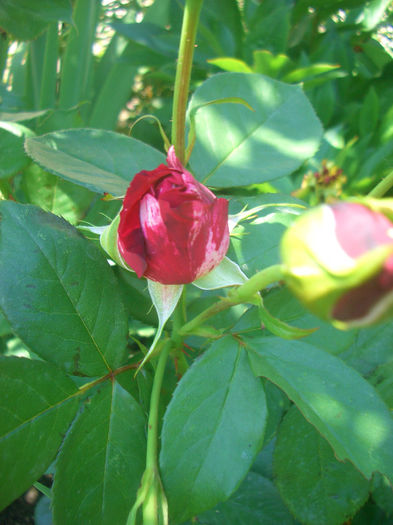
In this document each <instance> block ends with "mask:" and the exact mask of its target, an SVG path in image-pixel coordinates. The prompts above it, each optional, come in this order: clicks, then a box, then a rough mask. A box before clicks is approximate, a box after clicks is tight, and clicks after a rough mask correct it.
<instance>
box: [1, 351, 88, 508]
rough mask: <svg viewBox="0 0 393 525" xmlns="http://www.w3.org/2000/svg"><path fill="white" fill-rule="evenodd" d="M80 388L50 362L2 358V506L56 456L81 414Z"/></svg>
mask: <svg viewBox="0 0 393 525" xmlns="http://www.w3.org/2000/svg"><path fill="white" fill-rule="evenodd" d="M77 391H78V389H77V388H76V386H75V384H74V383H73V381H71V379H69V378H68V377H67V376H66V375H65V374H64V373H63V372H61V371H60V370H59V369H57V368H56V367H55V366H53V365H52V364H50V363H44V362H42V361H32V360H30V359H23V358H20V357H0V392H1V394H0V464H1V480H0V509H2V508H4V507H6V506H7V505H8V504H9V503H11V502H12V501H13V500H14V499H15V498H17V497H18V496H19V495H20V494H22V493H23V492H24V491H25V490H27V489H28V488H29V487H30V486H31V485H32V483H33V482H34V481H35V480H36V479H37V478H39V477H40V476H41V475H42V474H43V473H44V472H45V470H46V469H47V468H48V467H49V465H50V464H51V462H52V461H53V459H54V457H55V454H56V451H57V449H58V447H59V446H60V444H61V441H62V439H63V437H64V433H65V432H66V430H67V428H68V426H69V424H70V423H71V421H72V418H73V417H74V415H75V413H76V409H77V405H78V403H77V398H76V397H75V396H74V394H75V393H76V392H77Z"/></svg>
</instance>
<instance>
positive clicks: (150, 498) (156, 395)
mask: <svg viewBox="0 0 393 525" xmlns="http://www.w3.org/2000/svg"><path fill="white" fill-rule="evenodd" d="M171 348H172V341H167V342H166V344H165V346H164V348H163V349H162V350H161V353H160V356H159V358H158V363H157V368H156V371H155V374H154V381H153V388H152V391H151V398H150V410H149V420H148V426H147V428H148V430H147V449H146V470H145V474H147V478H148V479H149V480H150V481H149V485H150V486H149V489H148V491H147V493H146V496H145V499H144V501H143V524H144V525H158V524H159V523H160V521H161V520H160V517H159V516H160V499H161V497H162V494H161V492H162V487H161V486H160V484H161V482H160V480H159V474H158V428H159V417H158V415H159V405H160V394H161V387H162V381H163V379H164V373H165V367H166V362H167V359H168V355H169V351H170V350H171Z"/></svg>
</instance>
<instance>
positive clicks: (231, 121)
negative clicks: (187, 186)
mask: <svg viewBox="0 0 393 525" xmlns="http://www.w3.org/2000/svg"><path fill="white" fill-rule="evenodd" d="M226 97H238V98H241V99H243V100H245V101H246V102H247V103H248V104H249V105H250V106H251V107H252V108H253V110H254V112H252V113H251V112H250V111H249V110H248V109H247V108H244V107H243V106H241V105H238V104H222V105H219V106H216V105H212V106H207V107H204V108H201V109H200V110H199V111H198V113H197V114H196V115H195V124H196V136H197V139H196V142H195V147H194V150H193V153H192V155H191V158H190V164H191V167H192V169H193V171H194V173H195V175H196V176H197V177H198V179H200V180H201V181H202V182H204V183H208V184H209V185H211V186H216V187H229V186H238V185H246V184H255V183H261V182H266V181H268V180H273V179H276V178H279V177H283V176H284V175H289V174H290V173H292V172H293V171H294V170H296V169H297V168H298V167H299V166H300V165H301V163H302V162H303V161H304V160H306V159H307V158H308V157H311V156H312V155H313V154H314V153H315V151H316V150H317V148H318V145H319V142H320V139H321V137H322V128H321V125H320V123H319V121H318V119H317V117H316V116H315V114H314V111H313V109H312V107H311V105H310V103H309V102H308V99H307V97H306V96H305V95H304V93H303V91H302V89H301V88H300V87H299V86H290V85H287V84H283V83H281V82H278V81H277V80H273V79H270V78H268V77H264V76H263V75H258V74H249V73H222V74H218V75H215V76H213V77H212V78H210V79H208V80H207V81H205V82H204V83H203V84H202V85H201V86H200V87H199V88H198V89H197V90H196V91H195V93H194V95H193V97H192V99H191V103H190V107H189V113H190V112H191V111H192V110H193V108H194V107H196V106H201V105H203V104H206V102H209V101H212V100H215V99H217V98H219V99H221V98H226Z"/></svg>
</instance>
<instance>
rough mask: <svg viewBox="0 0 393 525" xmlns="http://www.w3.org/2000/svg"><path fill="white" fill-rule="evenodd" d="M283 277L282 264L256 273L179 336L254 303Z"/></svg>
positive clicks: (201, 315) (202, 313)
mask: <svg viewBox="0 0 393 525" xmlns="http://www.w3.org/2000/svg"><path fill="white" fill-rule="evenodd" d="M282 277H283V269H282V265H281V264H276V265H273V266H269V267H268V268H265V269H264V270H261V271H260V272H258V273H256V274H255V275H253V276H252V277H251V279H249V280H248V281H247V282H245V283H244V284H242V285H241V286H238V287H237V288H235V289H234V290H231V291H230V292H229V294H228V296H227V297H222V298H221V299H220V300H219V301H218V302H217V303H214V304H213V305H212V306H210V307H209V308H207V309H206V310H204V311H203V312H201V313H200V314H199V315H197V316H196V317H194V319H191V321H189V322H188V323H186V324H185V325H184V326H183V327H182V328H181V329H180V330H179V334H178V335H179V336H182V337H184V336H186V335H187V334H190V333H192V332H193V331H194V330H195V329H196V328H198V327H199V326H200V325H201V324H203V323H204V322H205V321H207V320H208V319H210V317H213V316H214V315H217V314H218V313H220V312H222V311H223V310H227V309H228V308H230V307H231V306H235V305H237V304H240V303H249V302H251V303H254V302H255V295H256V294H257V293H258V292H259V291H260V290H263V289H264V288H266V287H267V286H269V284H272V283H275V282H277V281H280V280H281V279H282Z"/></svg>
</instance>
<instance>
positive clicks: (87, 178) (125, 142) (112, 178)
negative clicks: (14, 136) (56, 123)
mask: <svg viewBox="0 0 393 525" xmlns="http://www.w3.org/2000/svg"><path fill="white" fill-rule="evenodd" d="M25 147H26V152H27V153H28V154H29V155H30V156H31V157H32V158H33V160H34V161H35V162H37V164H39V165H40V166H41V167H42V168H44V169H45V170H47V171H50V172H51V173H54V174H55V175H58V176H59V177H62V178H63V179H66V180H69V181H71V182H75V183H76V184H79V185H81V186H84V187H85V188H88V189H90V190H92V191H95V192H97V193H104V192H107V193H110V194H111V195H114V196H123V195H124V194H125V192H126V191H127V188H128V185H129V183H130V181H131V180H132V178H133V176H134V175H135V174H136V173H138V172H139V171H142V170H151V169H154V168H156V167H157V166H158V165H159V164H160V163H162V162H165V157H164V155H163V154H162V153H160V152H159V151H157V150H155V149H154V148H152V147H151V146H148V145H147V144H144V143H143V142H140V141H139V140H136V139H132V138H129V137H126V136H125V135H120V134H119V133H113V132H112V131H104V130H94V129H70V130H66V131H55V132H53V133H47V134H46V135H42V136H41V137H34V138H31V139H28V140H27V141H26V145H25Z"/></svg>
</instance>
